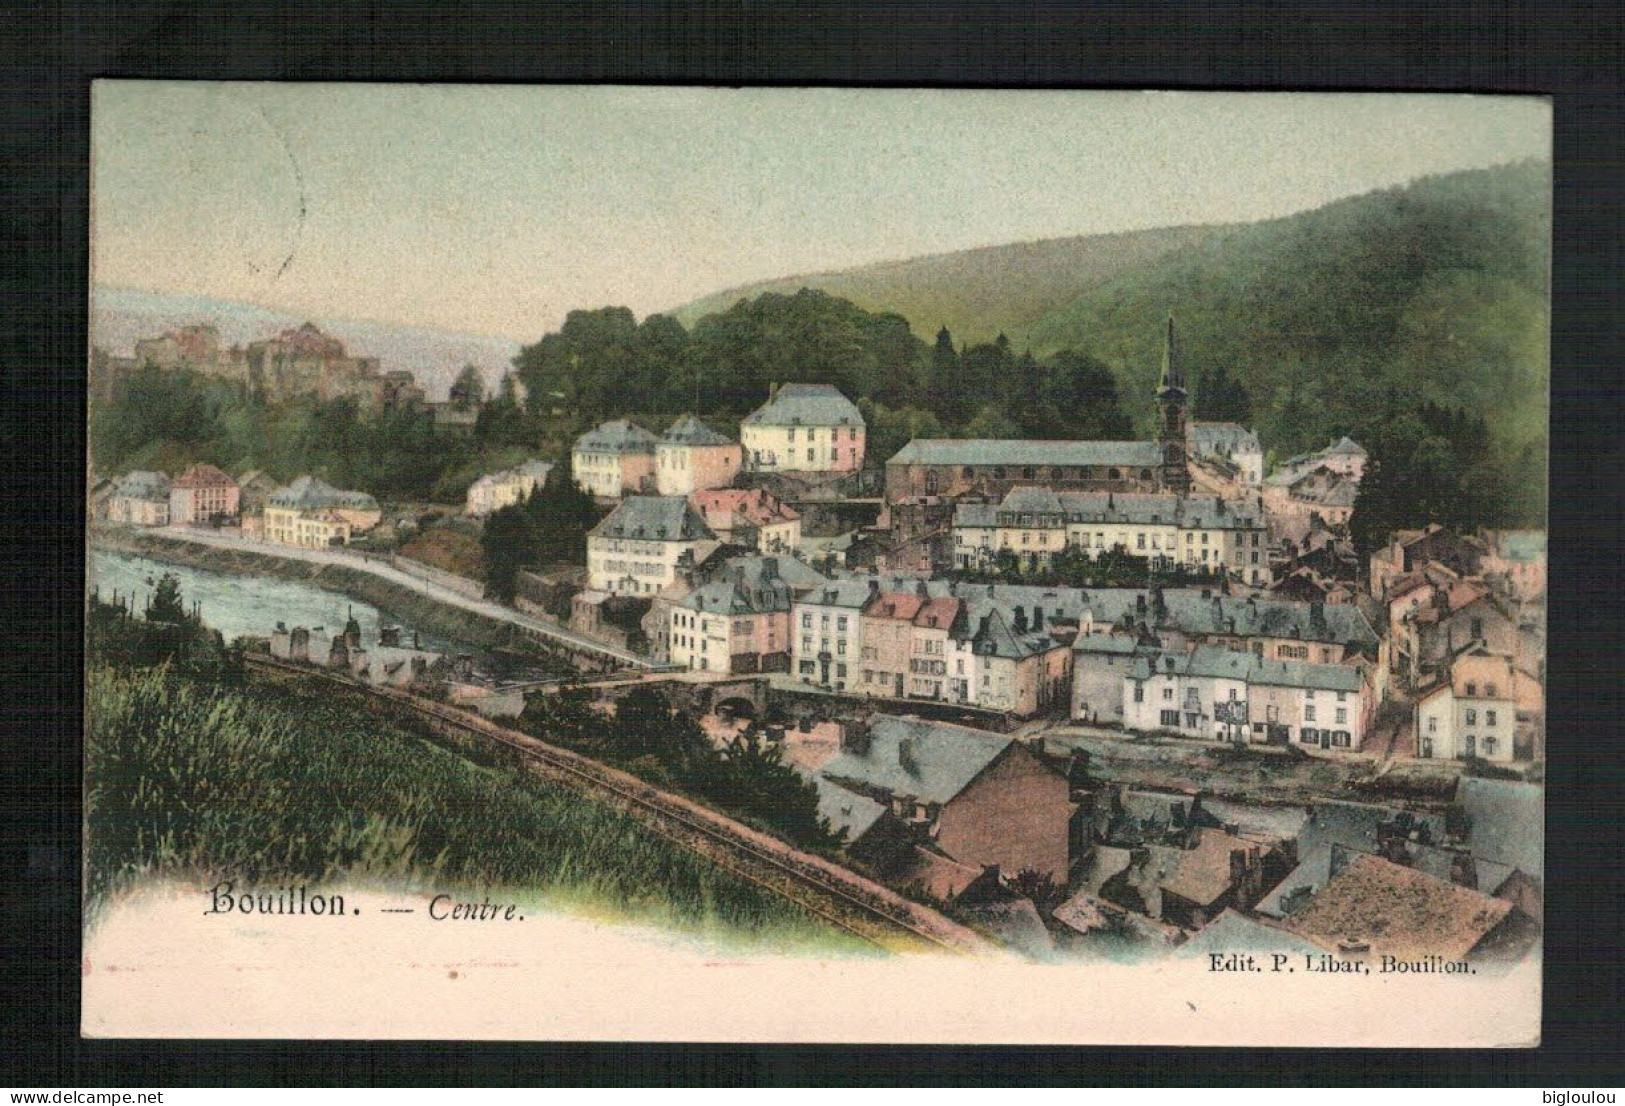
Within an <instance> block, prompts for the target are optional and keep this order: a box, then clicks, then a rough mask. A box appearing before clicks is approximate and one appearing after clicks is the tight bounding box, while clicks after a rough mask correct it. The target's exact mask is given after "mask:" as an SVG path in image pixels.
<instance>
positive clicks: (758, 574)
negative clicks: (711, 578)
mask: <svg viewBox="0 0 1625 1106" xmlns="http://www.w3.org/2000/svg"><path fill="white" fill-rule="evenodd" d="M717 578H718V579H722V578H726V579H729V580H737V581H739V582H740V583H743V584H747V585H754V584H756V583H758V582H759V581H762V580H783V581H784V582H785V583H786V584H788V585H789V586H790V587H791V588H792V589H794V590H796V591H807V590H809V589H813V588H820V587H823V586H824V585H825V584H827V583H828V582H829V581H828V580H827V579H825V578H824V576H823V574H822V573H820V572H818V571H817V570H816V569H813V568H811V567H809V566H808V565H807V564H806V563H805V562H803V561H801V560H800V559H799V558H796V557H791V556H789V555H787V554H776V555H769V554H762V553H746V554H742V555H740V556H737V557H729V558H728V559H727V560H726V561H724V562H722V564H721V566H720V567H719V568H718V569H717Z"/></svg>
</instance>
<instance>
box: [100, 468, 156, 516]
mask: <svg viewBox="0 0 1625 1106" xmlns="http://www.w3.org/2000/svg"><path fill="white" fill-rule="evenodd" d="M107 517H108V518H109V519H110V520H112V521H113V522H128V523H131V524H133V525H136V526H168V525H169V477H167V476H165V475H164V474H163V473H161V472H146V471H137V472H127V473H125V474H124V475H123V476H121V477H119V479H118V483H117V484H116V485H114V487H113V494H112V496H111V498H109V500H108V503H107Z"/></svg>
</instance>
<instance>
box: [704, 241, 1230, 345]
mask: <svg viewBox="0 0 1625 1106" xmlns="http://www.w3.org/2000/svg"><path fill="white" fill-rule="evenodd" d="M1220 229H1221V228H1219V227H1161V228H1158V229H1156V230H1138V231H1129V232H1126V233H1122V234H1091V235H1080V236H1076V237H1071V238H1047V239H1043V240H1040V241H1036V242H1014V243H1011V244H1009V245H1000V246H987V247H984V248H982V249H975V250H962V251H959V252H957V253H946V254H933V255H931V256H929V257H916V258H910V259H909V260H907V261H892V262H885V263H883V264H879V265H866V266H864V267H862V268H859V269H848V270H844V271H840V272H831V273H813V274H809V275H806V276H795V277H783V278H781V279H778V280H768V281H762V282H760V283H757V284H747V285H743V286H741V287H739V288H730V289H728V290H727V291H725V292H718V293H717V294H716V295H712V296H707V297H706V298H705V299H702V300H698V301H696V302H694V303H691V304H688V305H687V306H685V307H682V308H679V309H678V310H677V311H675V312H673V314H674V315H675V316H676V318H677V319H678V320H679V321H680V322H682V323H683V324H684V325H686V326H692V325H693V324H694V323H695V322H696V321H698V320H699V319H701V318H703V317H704V316H706V315H712V314H716V313H717V312H719V311H725V310H727V309H728V308H729V307H732V306H733V305H734V304H736V303H738V302H739V301H741V300H748V299H754V298H755V297H757V296H760V295H762V294H763V293H769V292H771V293H777V294H780V295H789V294H793V293H795V292H798V291H800V290H801V289H802V288H812V289H816V290H818V291H823V292H828V293H829V294H830V295H832V296H839V297H841V298H842V299H847V300H851V301H852V302H853V303H855V304H857V305H858V306H859V307H862V308H865V309H866V310H870V311H879V312H895V313H897V314H899V315H903V316H904V317H906V318H907V319H908V320H909V322H910V323H912V324H913V326H914V332H915V334H917V335H918V336H919V337H921V338H927V339H929V338H930V337H931V336H932V335H933V334H935V333H936V331H937V328H938V327H941V326H947V327H948V328H949V329H950V330H951V331H953V333H954V334H955V335H956V336H957V337H958V338H959V339H960V341H963V342H972V343H979V342H991V341H992V340H993V339H994V338H995V337H996V336H997V335H998V334H999V333H1000V332H1001V331H1008V330H1010V329H1012V328H1017V327H1022V326H1025V325H1027V324H1029V323H1034V322H1037V321H1038V320H1039V319H1042V318H1044V317H1045V316H1046V315H1048V314H1050V313H1051V312H1053V311H1059V310H1061V309H1063V308H1065V307H1066V306H1067V305H1068V304H1071V303H1073V302H1074V301H1076V300H1077V299H1078V297H1080V296H1082V295H1083V294H1084V293H1086V292H1089V291H1091V290H1093V289H1095V288H1098V287H1099V286H1100V285H1102V284H1103V283H1105V282H1106V281H1108V280H1110V279H1112V278H1113V277H1116V276H1118V275H1120V274H1123V273H1126V272H1131V271H1133V270H1135V269H1138V268H1141V267H1143V266H1145V265H1147V264H1149V263H1151V262H1152V261H1155V260H1156V259H1158V258H1161V257H1166V256H1170V255H1174V254H1177V253H1179V252H1180V251H1183V250H1186V249H1189V248H1190V247H1192V246H1195V245H1197V244H1198V243H1201V242H1204V241H1206V240H1207V239H1208V238H1210V237H1212V236H1213V235H1214V234H1216V233H1218V231H1219V230H1220Z"/></svg>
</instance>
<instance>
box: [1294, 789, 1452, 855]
mask: <svg viewBox="0 0 1625 1106" xmlns="http://www.w3.org/2000/svg"><path fill="white" fill-rule="evenodd" d="M1387 822H1394V823H1395V824H1396V826H1397V828H1398V830H1399V832H1401V833H1402V834H1404V835H1405V836H1406V838H1407V839H1408V840H1413V841H1416V842H1417V843H1419V844H1429V843H1434V844H1436V843H1438V842H1441V841H1443V840H1444V837H1445V833H1444V828H1445V827H1444V819H1443V818H1441V817H1439V816H1438V815H1436V814H1418V813H1415V812H1414V811H1408V810H1399V809H1397V808H1395V807H1387V806H1378V805H1376V804H1374V803H1351V802H1346V801H1344V800H1342V799H1323V800H1321V801H1319V802H1317V803H1315V804H1314V806H1312V807H1310V808H1309V820H1308V821H1307V822H1305V823H1304V825H1303V832H1302V833H1301V834H1299V835H1298V855H1299V856H1303V857H1307V856H1308V855H1309V854H1310V853H1311V852H1313V851H1314V850H1315V849H1316V848H1318V847H1320V846H1321V845H1341V846H1343V847H1344V848H1347V849H1352V850H1354V851H1356V852H1362V853H1371V854H1373V855H1375V854H1376V853H1378V852H1379V851H1380V850H1381V848H1382V841H1381V835H1380V834H1379V832H1378V831H1379V829H1380V828H1381V827H1382V825H1383V824H1384V823H1387Z"/></svg>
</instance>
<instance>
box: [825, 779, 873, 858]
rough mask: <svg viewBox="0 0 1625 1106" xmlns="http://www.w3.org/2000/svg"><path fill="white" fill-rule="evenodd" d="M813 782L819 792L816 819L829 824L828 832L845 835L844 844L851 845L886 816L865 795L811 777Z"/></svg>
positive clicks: (832, 782) (833, 782) (827, 780)
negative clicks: (823, 820) (824, 820)
mask: <svg viewBox="0 0 1625 1106" xmlns="http://www.w3.org/2000/svg"><path fill="white" fill-rule="evenodd" d="M812 782H813V785H814V786H815V787H817V788H818V816H819V817H820V818H825V819H828V820H829V826H830V829H832V830H835V831H837V832H840V831H842V830H844V831H845V832H846V843H847V844H848V845H851V844H853V843H855V842H857V841H859V840H860V839H862V837H863V835H864V834H866V833H868V832H869V830H870V829H871V828H873V826H874V824H875V823H876V822H878V821H880V819H881V816H882V815H884V814H885V813H886V808H885V807H884V806H883V805H881V804H880V803H877V802H875V801H874V800H873V799H871V798H869V797H868V796H867V795H859V794H858V793H857V792H856V791H851V790H848V789H847V788H845V787H842V786H841V785H840V784H838V783H836V782H835V781H834V780H830V779H825V778H824V777H823V776H822V775H814V776H813V777H812Z"/></svg>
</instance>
